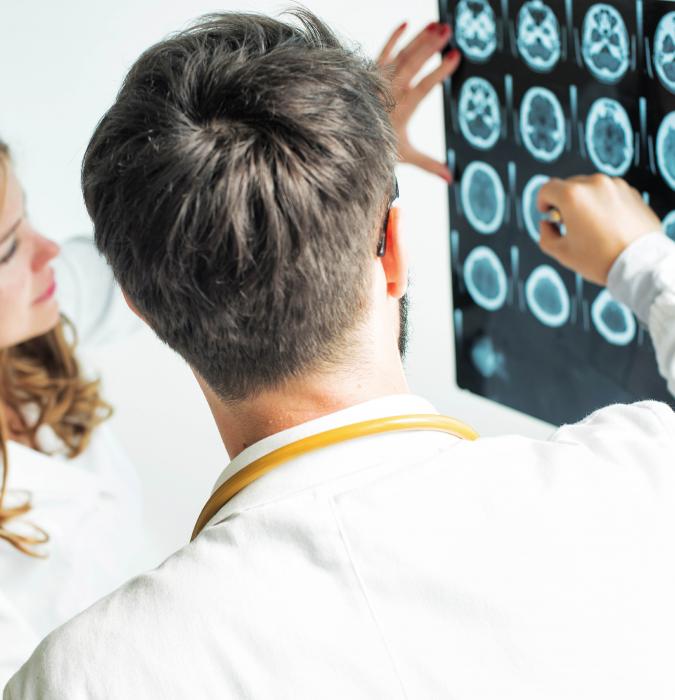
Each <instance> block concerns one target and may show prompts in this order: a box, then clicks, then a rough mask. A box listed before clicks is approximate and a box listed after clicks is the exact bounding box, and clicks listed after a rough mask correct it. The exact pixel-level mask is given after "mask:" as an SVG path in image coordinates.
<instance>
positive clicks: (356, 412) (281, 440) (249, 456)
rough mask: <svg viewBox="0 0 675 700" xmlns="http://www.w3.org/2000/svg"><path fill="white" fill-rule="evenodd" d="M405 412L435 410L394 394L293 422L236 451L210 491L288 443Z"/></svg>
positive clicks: (411, 397)
mask: <svg viewBox="0 0 675 700" xmlns="http://www.w3.org/2000/svg"><path fill="white" fill-rule="evenodd" d="M409 413H435V414H438V411H437V410H436V409H435V408H434V407H433V405H432V404H431V403H430V402H429V401H427V400H426V399H423V398H421V397H420V396H415V395H413V394H395V395H392V396H383V397H381V398H377V399H372V400H371V401H365V402H364V403H360V404H356V405H355V406H350V407H349V408H344V409H342V410H340V411H335V413H329V414H328V415H325V416H321V418H315V419H314V420H310V421H307V422H306V423H300V424H299V425H294V426H293V427H292V428H288V429H286V430H282V431H281V432H279V433H275V434H274V435H270V436H269V437H266V438H263V439H262V440H259V441H258V442H256V443H254V444H253V445H251V446H250V447H247V448H246V449H245V450H243V451H242V452H240V453H239V454H238V455H237V456H236V457H235V458H234V459H233V460H232V461H231V462H230V463H229V464H228V465H227V467H226V468H225V470H224V471H223V472H222V474H221V475H220V477H219V478H218V481H216V483H215V486H214V487H213V490H214V491H215V490H216V489H217V488H218V487H219V486H221V485H222V484H223V483H225V481H227V480H228V479H229V478H231V477H232V476H234V475H235V474H236V473H237V472H239V471H241V470H242V469H244V467H247V466H248V465H249V464H251V463H252V462H254V461H255V460H257V459H260V458H261V457H264V456H265V455H267V454H269V453H270V452H273V451H274V450H277V449H279V448H280V447H284V446H285V445H290V444H291V443H292V442H296V441H298V440H302V439H303V438H306V437H309V436H310V435H316V434H317V433H322V432H324V431H326V430H332V429H333V428H339V427H342V426H344V425H349V424H351V423H359V422H361V421H366V420H370V419H372V418H383V417H387V416H398V415H404V414H409Z"/></svg>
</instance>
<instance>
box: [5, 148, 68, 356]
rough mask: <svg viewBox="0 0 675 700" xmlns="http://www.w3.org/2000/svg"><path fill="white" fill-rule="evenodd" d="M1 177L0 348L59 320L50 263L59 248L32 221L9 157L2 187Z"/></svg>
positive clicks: (20, 340)
mask: <svg viewBox="0 0 675 700" xmlns="http://www.w3.org/2000/svg"><path fill="white" fill-rule="evenodd" d="M3 166H4V167H3ZM1 180H4V181H5V182H4V198H3V199H2V200H0V201H1V203H2V210H1V211H0V349H1V348H7V347H10V346H12V345H17V344H18V343H22V342H23V341H25V340H29V339H30V338H35V337H37V336H39V335H43V334H44V333H46V332H47V331H50V330H51V329H52V328H54V327H55V326H56V325H57V324H58V322H59V306H58V303H57V301H56V297H55V294H54V292H55V291H56V284H55V282H54V271H53V270H52V268H51V267H50V266H49V262H50V261H51V260H53V259H54V257H55V256H56V255H57V253H58V252H59V247H58V246H57V245H56V243H54V242H52V241H50V240H48V239H47V238H44V237H43V236H41V235H40V234H39V233H38V232H37V231H36V230H35V229H34V228H33V227H32V226H31V225H30V222H29V221H28V218H27V216H26V211H25V199H24V194H23V190H22V189H21V185H20V184H19V181H18V180H17V179H16V175H15V174H14V170H13V168H12V167H11V164H10V163H9V162H5V163H3V164H0V188H2V183H1ZM0 191H1V189H0Z"/></svg>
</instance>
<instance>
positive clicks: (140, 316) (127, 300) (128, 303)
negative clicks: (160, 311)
mask: <svg viewBox="0 0 675 700" xmlns="http://www.w3.org/2000/svg"><path fill="white" fill-rule="evenodd" d="M122 296H123V297H124V301H126V303H127V306H128V307H129V308H130V309H131V310H132V311H133V312H134V313H135V314H136V316H138V318H140V319H141V321H143V323H147V321H146V320H145V317H144V316H143V314H141V312H140V311H139V310H138V309H137V308H136V304H134V302H133V301H131V299H129V296H128V295H127V293H126V292H125V291H124V290H122Z"/></svg>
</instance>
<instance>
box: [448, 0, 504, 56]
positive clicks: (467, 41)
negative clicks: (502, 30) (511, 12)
mask: <svg viewBox="0 0 675 700" xmlns="http://www.w3.org/2000/svg"><path fill="white" fill-rule="evenodd" d="M455 37H456V39H457V44H458V45H459V47H460V48H461V49H462V52H463V53H464V55H465V56H466V57H467V58H468V59H469V60H472V61H476V62H478V63H482V62H484V61H487V60H488V59H489V58H490V56H492V54H493V53H494V52H495V49H496V48H497V22H496V19H495V13H494V10H493V9H492V7H491V6H490V3H489V2H487V0H461V2H459V3H458V4H457V10H456V20H455Z"/></svg>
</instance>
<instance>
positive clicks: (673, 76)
mask: <svg viewBox="0 0 675 700" xmlns="http://www.w3.org/2000/svg"><path fill="white" fill-rule="evenodd" d="M654 68H655V69H656V74H657V75H658V76H659V80H660V81H661V82H662V83H663V85H664V87H666V88H667V89H668V90H670V91H671V92H675V12H669V13H668V14H667V15H666V16H665V17H662V18H661V21H660V22H659V26H658V27H657V28H656V34H655V35H654Z"/></svg>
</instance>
